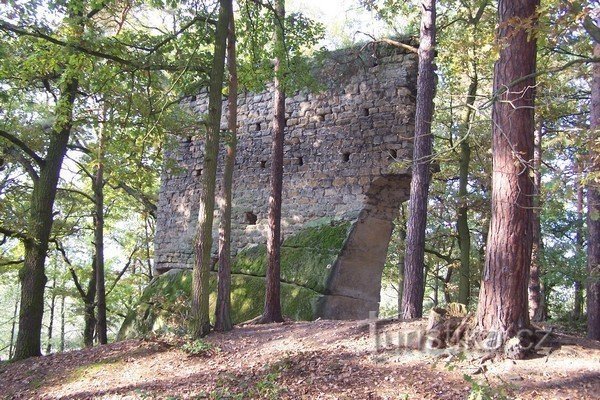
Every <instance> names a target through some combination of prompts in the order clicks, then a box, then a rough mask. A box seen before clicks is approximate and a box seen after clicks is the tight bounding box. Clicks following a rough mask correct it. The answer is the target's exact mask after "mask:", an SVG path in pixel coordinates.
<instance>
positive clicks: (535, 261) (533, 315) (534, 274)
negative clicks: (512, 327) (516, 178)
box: [529, 121, 545, 322]
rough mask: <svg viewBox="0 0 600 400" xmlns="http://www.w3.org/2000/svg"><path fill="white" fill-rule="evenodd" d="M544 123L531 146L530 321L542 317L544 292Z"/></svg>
mask: <svg viewBox="0 0 600 400" xmlns="http://www.w3.org/2000/svg"><path fill="white" fill-rule="evenodd" d="M543 128H544V123H543V122H542V121H540V123H539V124H538V127H537V129H536V130H535V137H534V144H533V145H534V147H533V168H534V178H533V179H534V193H535V196H534V197H533V221H532V224H533V226H532V236H533V243H532V249H531V273H530V276H529V318H530V319H531V321H534V322H540V321H543V320H544V319H545V318H544V304H543V302H544V294H543V293H542V282H541V279H540V275H541V268H542V263H541V259H542V250H543V248H542V235H541V226H540V214H541V212H542V209H541V207H542V202H541V195H542V133H543Z"/></svg>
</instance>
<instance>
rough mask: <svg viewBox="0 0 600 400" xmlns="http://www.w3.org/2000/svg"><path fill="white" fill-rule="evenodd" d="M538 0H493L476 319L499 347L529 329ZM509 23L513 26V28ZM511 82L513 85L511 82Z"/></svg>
mask: <svg viewBox="0 0 600 400" xmlns="http://www.w3.org/2000/svg"><path fill="white" fill-rule="evenodd" d="M537 5H538V1H537V0H524V1H520V2H514V1H509V0H499V2H498V13H499V17H500V18H499V28H498V41H499V42H500V58H499V60H498V61H497V62H496V65H495V68H494V95H495V96H497V98H496V99H495V102H494V105H493V109H492V121H493V123H492V160H493V163H492V164H493V173H492V219H491V223H490V230H489V237H488V242H487V252H486V259H485V266H484V271H483V275H482V279H481V289H480V293H479V305H478V309H477V321H478V325H479V327H480V328H481V329H482V330H483V331H484V332H487V333H489V334H491V337H494V338H495V339H496V340H497V342H496V343H502V342H503V341H504V340H506V339H507V338H508V337H512V336H514V335H515V334H516V333H517V332H518V331H519V329H521V328H525V327H529V310H528V307H527V286H528V282H529V266H530V262H531V246H532V240H533V236H532V232H531V227H532V223H531V220H532V206H533V202H532V199H533V180H532V179H531V173H532V172H533V171H531V170H530V166H529V165H530V162H531V160H532V158H533V136H534V134H533V131H534V128H535V127H534V120H533V107H534V104H535V102H534V97H535V92H534V88H535V78H533V77H529V78H526V77H527V76H531V74H533V73H534V72H535V70H536V68H535V67H536V64H535V62H536V38H535V35H532V34H531V32H530V27H531V26H532V24H535V23H536V6H537ZM515 21H517V22H516V23H515ZM516 80H520V81H519V82H518V83H516V84H514V83H513V82H515V81H516Z"/></svg>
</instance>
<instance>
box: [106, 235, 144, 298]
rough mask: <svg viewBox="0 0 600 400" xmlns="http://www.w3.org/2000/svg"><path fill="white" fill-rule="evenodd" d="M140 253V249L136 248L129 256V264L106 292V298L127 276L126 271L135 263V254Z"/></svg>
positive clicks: (126, 264)
mask: <svg viewBox="0 0 600 400" xmlns="http://www.w3.org/2000/svg"><path fill="white" fill-rule="evenodd" d="M137 251H138V247H137V246H135V247H134V248H133V251H132V252H131V254H130V255H129V259H128V260H127V263H125V266H124V267H123V269H122V270H121V271H119V274H118V275H117V277H116V278H115V280H114V281H113V283H112V285H111V286H110V288H109V289H108V290H107V291H106V296H108V295H109V294H110V292H112V291H113V289H114V288H115V286H117V283H119V281H120V280H121V278H122V277H123V275H124V274H125V271H127V269H128V268H129V266H130V265H131V262H132V261H133V256H134V255H135V253H136V252H137Z"/></svg>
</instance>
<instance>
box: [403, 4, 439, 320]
mask: <svg viewBox="0 0 600 400" xmlns="http://www.w3.org/2000/svg"><path fill="white" fill-rule="evenodd" d="M435 6H436V3H435V0H422V1H421V7H422V16H421V35H420V40H421V43H420V45H419V75H418V78H417V104H416V114H415V138H414V150H413V166H412V180H411V182H410V202H409V217H408V225H407V232H406V256H405V259H404V265H405V266H404V274H405V276H404V290H403V293H402V315H403V317H404V318H420V317H422V316H423V296H424V293H425V280H424V274H423V268H424V260H425V228H426V225H427V198H428V196H429V182H430V174H431V171H430V168H429V166H430V163H431V155H432V149H433V138H432V136H431V122H432V119H433V96H434V92H435V71H434V64H433V59H434V56H435V35H436V31H435V18H436V10H435Z"/></svg>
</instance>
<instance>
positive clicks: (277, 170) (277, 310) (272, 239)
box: [260, 0, 286, 323]
mask: <svg viewBox="0 0 600 400" xmlns="http://www.w3.org/2000/svg"><path fill="white" fill-rule="evenodd" d="M284 3H285V2H284V0H276V2H275V14H276V15H274V18H275V79H274V90H275V96H274V103H275V104H274V106H275V118H274V119H273V136H272V137H273V142H272V145H271V154H272V161H271V195H270V196H269V231H268V233H267V257H268V261H267V262H268V263H267V278H266V293H265V309H264V312H263V315H262V318H261V319H260V322H261V323H268V322H281V321H283V317H282V315H281V299H280V297H281V293H280V291H281V283H280V279H281V276H280V275H281V271H280V269H281V265H280V264H281V193H282V190H283V143H284V129H285V70H286V68H285V54H286V51H285V43H284V35H285V32H284V20H285V6H284Z"/></svg>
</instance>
